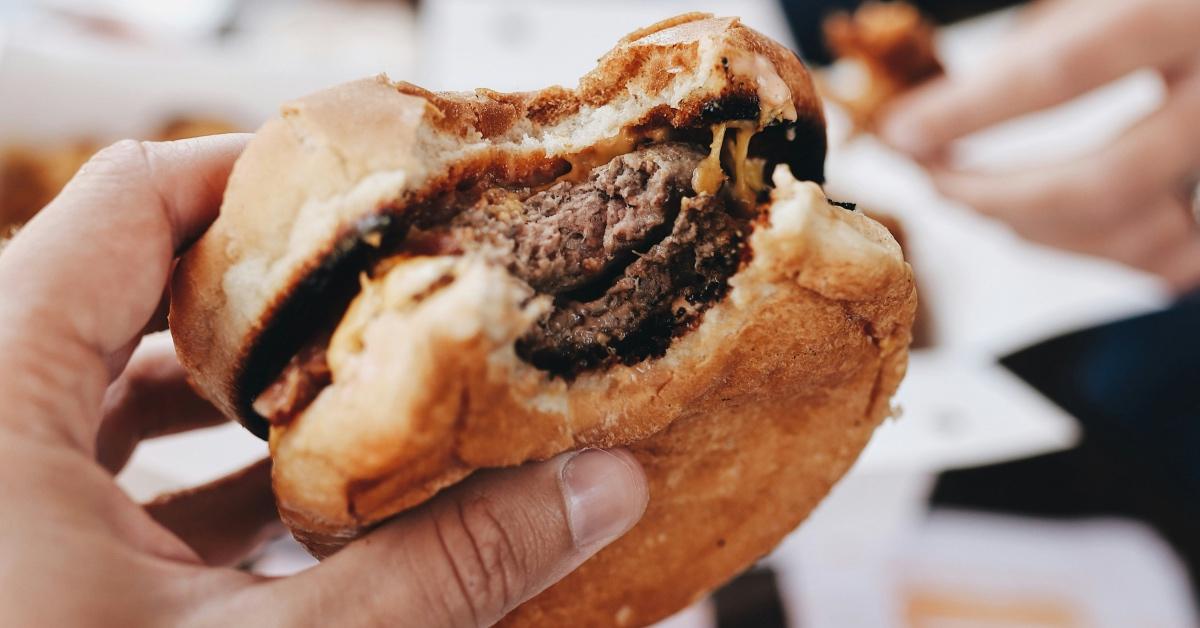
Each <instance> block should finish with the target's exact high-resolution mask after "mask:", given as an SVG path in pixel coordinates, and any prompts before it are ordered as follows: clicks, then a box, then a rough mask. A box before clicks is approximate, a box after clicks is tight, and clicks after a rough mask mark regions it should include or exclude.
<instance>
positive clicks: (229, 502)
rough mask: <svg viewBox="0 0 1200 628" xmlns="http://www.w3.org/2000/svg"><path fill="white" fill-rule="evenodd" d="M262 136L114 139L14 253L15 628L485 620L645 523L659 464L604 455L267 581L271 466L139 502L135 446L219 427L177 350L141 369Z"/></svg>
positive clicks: (517, 475) (0, 345) (9, 478)
mask: <svg viewBox="0 0 1200 628" xmlns="http://www.w3.org/2000/svg"><path fill="white" fill-rule="evenodd" d="M247 139H248V137H247V136H239V135H227V136H218V137H211V138H205V139H199V140H186V141H180V142H170V143H141V144H139V143H137V142H123V143H120V144H117V145H115V146H112V147H110V148H108V149H106V150H104V151H102V152H101V153H100V154H99V155H97V156H96V157H94V158H93V159H92V160H91V161H90V162H89V163H88V164H87V165H86V166H85V167H84V169H83V170H82V172H81V173H80V174H79V175H78V176H77V177H76V178H75V179H74V181H73V182H72V183H71V184H70V185H69V186H68V187H67V189H66V190H65V191H64V192H63V193H62V194H61V195H60V196H59V197H58V198H57V199H55V200H54V202H53V203H51V205H50V206H49V207H48V208H47V209H46V210H45V211H44V212H43V213H41V214H40V215H39V216H38V217H37V218H35V219H34V220H33V222H31V223H30V224H29V225H28V226H27V227H26V228H25V229H24V230H23V231H22V232H21V233H20V235H18V237H17V238H16V239H15V240H13V242H12V244H11V246H10V247H9V248H8V249H6V250H5V251H4V252H3V253H2V254H0V291H2V293H3V294H4V298H3V299H0V374H2V375H3V376H2V377H0V408H3V410H2V411H0V499H2V500H3V503H4V517H3V518H0V528H2V531H3V534H0V546H2V547H0V553H2V554H3V555H4V560H3V562H2V563H0V624H4V625H10V626H47V625H51V626H53V625H57V626H82V625H105V626H141V625H159V626H162V625H187V624H200V625H309V624H312V623H314V622H317V623H322V624H327V625H338V626H373V625H394V624H397V623H403V624H408V625H420V626H464V625H478V626H483V625H489V624H491V623H494V622H495V621H496V620H498V619H499V618H500V617H501V616H502V615H503V614H504V613H505V612H506V611H508V610H510V609H512V608H513V607H515V606H516V605H518V604H519V603H520V602H522V601H524V600H525V599H527V598H529V597H531V596H533V595H534V594H536V593H537V592H538V591H540V590H542V589H543V588H545V587H546V586H548V585H549V584H551V583H552V582H554V581H555V580H557V579H558V578H561V577H562V576H563V575H564V574H566V573H567V572H569V571H570V570H571V569H573V568H574V567H576V566H577V565H578V564H579V563H580V562H581V561H583V560H584V559H586V558H587V557H588V556H589V555H591V554H592V553H594V552H595V551H596V550H597V549H599V548H600V547H602V546H603V545H604V544H606V543H607V542H609V541H611V540H612V539H613V538H614V537H616V536H617V535H619V534H620V533H621V532H623V531H625V530H627V529H628V528H629V527H630V526H632V525H633V523H634V522H635V521H636V520H637V518H638V516H639V515H640V514H641V512H642V509H643V508H644V507H645V503H646V487H645V480H644V478H643V475H642V471H641V469H640V468H639V467H638V465H637V463H636V462H635V461H634V460H633V459H632V458H631V457H630V456H629V455H628V454H626V453H624V452H620V451H617V452H612V453H609V452H604V451H599V450H590V451H586V452H583V453H579V454H565V455H562V456H558V457H555V458H552V459H550V460H548V461H546V462H542V463H538V464H533V465H528V466H525V467H521V468H518V469H506V470H501V471H495V472H488V473H481V474H479V475H477V476H475V477H473V478H471V479H470V480H469V481H467V482H464V483H463V484H461V485H459V486H457V487H455V489H453V490H451V491H447V492H444V493H442V494H441V495H439V496H438V497H437V498H436V499H434V500H432V501H430V502H428V503H426V504H425V505H424V506H422V507H421V508H419V509H416V510H413V511H409V512H408V513H406V514H405V515H404V516H403V517H400V518H398V519H396V520H394V521H392V522H391V523H389V524H387V525H384V526H382V527H380V528H378V529H376V530H375V532H374V533H373V534H371V535H370V536H369V537H368V538H366V539H363V542H361V543H359V544H356V545H355V546H354V547H351V548H349V549H347V550H346V551H344V552H342V553H340V554H339V555H338V556H337V557H335V558H333V559H330V560H328V561H326V562H325V563H324V564H322V565H320V566H319V567H317V568H315V569H313V570H310V571H308V572H305V573H303V574H300V575H298V576H295V577H291V578H284V579H271V578H262V577H258V576H254V575H252V574H249V573H246V572H243V571H238V570H235V569H232V568H230V567H228V566H229V565H233V564H236V563H237V562H238V561H240V560H242V558H243V557H245V556H246V554H247V553H248V552H250V551H251V550H252V549H253V548H254V547H256V546H257V545H259V544H260V543H261V542H262V541H263V540H264V539H266V538H268V537H269V536H271V535H274V534H278V533H279V531H280V530H281V526H280V523H279V519H278V516H277V514H276V510H275V504H274V500H273V498H272V496H271V490H270V465H269V463H267V462H263V463H259V464H257V465H254V466H252V467H250V468H248V469H246V470H244V471H242V472H240V473H237V474H234V475H233V476H230V477H228V478H225V479H222V480H220V481H217V482H215V483H213V484H210V485H207V486H203V487H199V488H197V489H195V490H192V491H187V492H184V493H180V494H178V495H174V496H168V497H166V498H163V499H160V500H158V501H156V502H154V503H152V504H149V505H145V506H143V505H140V504H137V503H135V502H133V501H131V500H130V499H129V497H127V496H126V495H125V494H124V493H123V492H122V491H121V489H120V488H119V487H118V486H117V485H116V483H115V482H114V481H113V474H115V473H116V472H117V471H119V470H120V469H121V467H122V466H123V465H124V463H125V461H126V459H127V458H128V455H129V453H130V452H131V451H132V449H133V446H134V445H135V444H136V443H137V441H138V440H140V439H143V438H151V437H154V436H158V435H162V434H168V433H174V432H179V431H182V430H186V429H191V428H196V427H203V426H207V425H212V424H214V423H216V422H219V421H221V420H223V418H222V417H221V415H220V414H219V413H218V412H217V411H216V410H215V409H214V408H213V407H212V406H210V405H209V404H208V403H206V402H204V401H202V400H201V399H199V398H198V397H196V396H195V394H194V393H192V392H191V389H190V387H189V386H188V384H187V383H186V381H185V376H184V373H183V371H182V369H181V368H180V367H179V364H178V363H177V362H176V361H175V356H174V352H173V351H171V350H170V347H169V346H163V345H161V344H159V345H157V346H158V347H160V348H159V349H155V350H152V351H144V350H138V351H136V352H133V354H132V358H131V357H130V355H131V351H132V350H133V347H134V346H136V345H137V343H138V341H139V339H140V338H141V337H142V335H143V334H144V333H145V332H147V331H150V330H153V329H156V328H161V327H162V326H163V324H164V323H165V320H164V314H165V312H164V311H163V310H162V309H160V307H159V306H160V304H161V303H162V299H163V297H164V288H165V286H166V283H167V276H168V273H169V271H170V269H171V265H172V260H173V259H174V258H175V256H176V255H177V254H178V253H179V252H181V251H183V250H185V249H186V248H187V246H188V245H189V243H190V242H191V241H192V240H194V239H195V237H196V236H197V235H198V234H199V233H200V232H201V231H203V230H204V228H205V227H206V226H207V224H208V223H209V221H211V220H212V218H213V217H214V216H215V214H216V211H217V207H218V205H219V203H220V198H221V193H222V190H223V188H224V186H225V180H226V177H227V175H228V173H229V170H230V167H231V166H232V164H233V161H234V159H235V158H236V157H237V155H238V154H239V153H240V152H241V151H242V149H243V147H244V146H245V143H246V140H247ZM151 346H154V345H151ZM144 348H145V347H144ZM164 349H165V350H164Z"/></svg>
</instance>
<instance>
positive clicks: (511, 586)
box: [438, 495, 528, 617]
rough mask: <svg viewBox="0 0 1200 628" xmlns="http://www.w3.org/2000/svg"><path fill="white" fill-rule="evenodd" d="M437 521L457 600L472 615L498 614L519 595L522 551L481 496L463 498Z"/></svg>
mask: <svg viewBox="0 0 1200 628" xmlns="http://www.w3.org/2000/svg"><path fill="white" fill-rule="evenodd" d="M438 525H439V527H440V528H441V535H442V538H443V544H444V545H445V546H446V554H447V558H448V560H449V562H450V566H451V567H452V569H453V572H454V576H455V581H456V582H455V584H456V588H457V590H458V592H459V594H460V595H461V597H462V601H463V602H464V603H465V604H466V605H467V606H468V607H469V608H470V609H471V610H472V611H473V612H474V613H475V615H476V617H498V616H499V615H500V614H501V613H503V612H504V610H505V609H506V608H507V607H508V606H510V605H511V604H513V603H514V602H516V601H517V600H518V599H519V598H520V596H521V595H522V592H523V591H524V590H525V586H526V582H527V579H528V576H527V575H526V569H525V567H526V561H525V560H524V558H523V556H524V555H523V553H522V552H521V551H520V548H519V547H518V546H517V545H516V544H515V543H514V542H513V534H512V533H511V532H510V530H509V529H507V528H506V526H505V524H504V523H503V522H502V520H501V519H500V518H499V517H498V516H497V515H496V508H495V505H494V503H493V502H492V501H491V500H490V499H488V498H487V497H485V496H482V495H471V496H465V497H463V498H462V499H461V500H460V501H458V502H456V503H455V504H454V507H451V508H448V509H447V512H446V513H445V514H444V516H443V517H442V518H441V520H440V521H439V522H438ZM451 539H458V540H459V542H457V543H453V542H451Z"/></svg>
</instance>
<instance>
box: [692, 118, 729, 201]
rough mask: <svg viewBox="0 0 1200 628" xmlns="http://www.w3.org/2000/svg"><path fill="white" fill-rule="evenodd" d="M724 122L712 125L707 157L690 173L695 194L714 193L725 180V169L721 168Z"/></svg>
mask: <svg viewBox="0 0 1200 628" xmlns="http://www.w3.org/2000/svg"><path fill="white" fill-rule="evenodd" d="M726 126H727V125H725V124H717V125H714V126H713V139H712V145H711V146H710V147H709V153H708V157H705V158H704V161H701V162H700V165H699V166H696V171H695V172H693V173H692V189H693V190H695V191H696V193H697V194H716V193H717V190H720V189H721V184H722V183H724V182H725V171H724V170H722V169H721V149H722V148H723V147H724V146H725V127H726Z"/></svg>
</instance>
